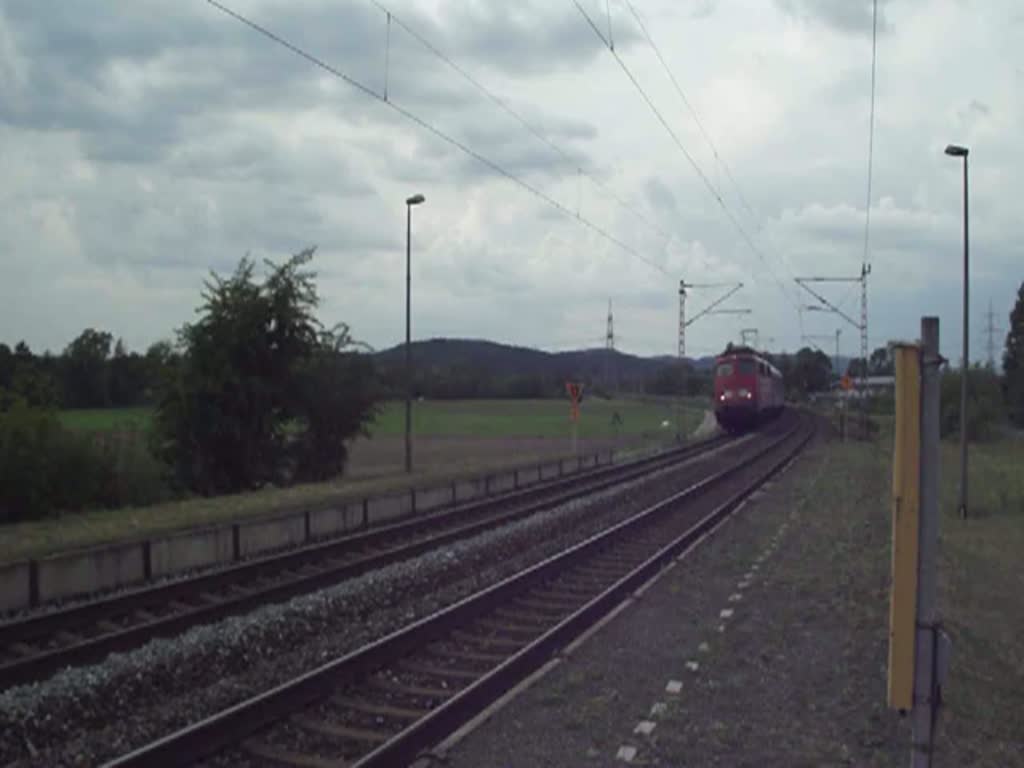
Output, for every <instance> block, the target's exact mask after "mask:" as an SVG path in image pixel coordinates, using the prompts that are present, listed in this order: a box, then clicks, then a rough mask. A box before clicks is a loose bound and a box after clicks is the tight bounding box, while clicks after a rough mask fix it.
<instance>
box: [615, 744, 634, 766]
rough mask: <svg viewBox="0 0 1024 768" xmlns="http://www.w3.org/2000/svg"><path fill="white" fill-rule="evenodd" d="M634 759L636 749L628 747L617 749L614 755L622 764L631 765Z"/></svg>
mask: <svg viewBox="0 0 1024 768" xmlns="http://www.w3.org/2000/svg"><path fill="white" fill-rule="evenodd" d="M634 757H636V747H630V746H628V745H624V746H621V747H619V751H618V752H616V753H615V759H616V760H622V761H623V762H624V763H632V762H633V758H634Z"/></svg>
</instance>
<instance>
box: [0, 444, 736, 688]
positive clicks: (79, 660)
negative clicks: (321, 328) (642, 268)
mask: <svg viewBox="0 0 1024 768" xmlns="http://www.w3.org/2000/svg"><path fill="white" fill-rule="evenodd" d="M736 442H737V441H734V440H731V439H730V438H726V437H715V438H712V439H709V440H705V441H701V442H699V443H695V444H692V445H689V446H686V447H683V448H680V449H677V450H673V451H669V452H665V453H661V454H657V455H654V456H651V457H647V458H644V459H640V460H636V461H633V462H629V463H626V464H621V465H617V466H610V467H602V468H598V469H595V470H591V471H588V472H584V473H580V474H576V475H573V476H571V477H568V478H563V479H559V480H556V481H552V482H549V483H544V484H542V485H532V486H530V487H529V488H526V489H522V490H519V491H513V492H511V493H508V494H504V495H502V496H497V497H492V498H489V499H486V500H482V501H479V502H474V503H471V504H466V505H461V506H458V507H455V508H453V509H450V510H447V511H445V512H435V513H431V514H427V515H422V516H419V517H415V518H411V519H406V520H403V521H400V522H398V523H394V524H391V525H386V526H381V527H379V528H374V529H370V530H366V531H363V532H360V533H358V534H355V535H350V536H345V537H341V538H337V539H331V540H328V541H325V542H322V543H319V544H316V545H313V546H307V547H302V548H299V549H295V550H289V551H285V552H281V553H277V554H274V555H269V556H265V557H260V558H255V559H253V560H249V561H246V562H244V563H240V564H238V565H235V566H231V567H228V568H224V569H220V570H216V571H212V572H207V573H203V574H199V575H196V576H193V577H191V578H186V579H182V580H178V581H173V582H168V583H164V584H157V585H152V586H147V587H143V588H140V589H135V590H131V591H128V592H124V593H120V594H116V595H111V596H107V597H102V598H99V599H96V600H93V601H89V602H86V603H82V604H79V605H75V606H71V607H67V608H62V609H57V610H53V611H49V612H46V613H40V614H35V615H29V616H26V617H23V618H21V619H18V620H14V621H10V622H5V623H2V624H0V690H2V689H5V688H8V687H10V686H12V685H18V684H23V683H28V682H33V681H36V680H41V679H44V678H46V677H47V676H49V675H51V674H53V673H54V672H55V671H57V670H59V669H62V668H65V667H68V666H75V665H80V664H84V663H89V662H93V661H97V660H100V659H102V658H104V657H105V656H107V655H108V654H110V653H112V652H115V651H125V650H129V649H131V648H135V647H138V646H140V645H142V644H144V643H145V642H147V641H148V640H150V639H152V638H155V637H168V636H173V635H176V634H180V633H181V632H183V631H185V630H186V629H188V628H190V627H192V626H196V625H199V624H206V623H211V622H214V621H217V620H220V619H222V618H224V617H226V616H230V615H237V614H240V613H244V612H246V611H250V610H252V609H254V608H256V607H258V606H260V605H265V604H269V603H273V602H279V601H282V600H285V599H288V598H290V597H294V596H295V595H299V594H304V593H308V592H311V591H314V590H316V589H319V588H322V587H325V586H328V585H331V584H335V583H338V582H340V581H343V580H345V579H349V578H353V577H356V576H359V575H360V574H363V573H366V572H368V571H371V570H375V569H378V568H381V567H383V566H385V565H388V564H390V563H395V562H399V561H402V560H406V559H409V558H412V557H415V556H417V555H419V554H422V553H424V552H427V551H430V550H433V549H437V548H439V547H442V546H445V545H447V544H450V543H452V542H455V541H458V540H460V539H465V538H468V537H471V536H474V535H476V534H478V533H481V532H483V531H486V530H488V529H492V528H496V527H498V526H501V525H505V524H507V523H509V522H512V521H514V520H518V519H522V518H525V517H528V516H529V515H532V514H535V513H537V512H540V511H543V510H546V509H550V508H553V507H556V506H558V505H560V504H564V503H565V502H567V501H571V500H573V499H577V498H580V497H583V496H586V495H589V494H593V493H596V492H598V491H601V490H605V489H608V488H611V487H614V486H616V485H619V484H621V483H624V482H628V481H630V480H634V479H637V478H640V477H643V476H645V475H648V474H651V473H653V472H657V471H660V470H662V469H664V468H666V467H670V466H673V465H676V464H679V463H680V462H684V461H686V460H688V459H694V458H697V457H700V456H702V455H705V454H707V453H709V452H711V451H713V450H714V449H716V448H721V447H723V446H726V445H730V444H735V443H736Z"/></svg>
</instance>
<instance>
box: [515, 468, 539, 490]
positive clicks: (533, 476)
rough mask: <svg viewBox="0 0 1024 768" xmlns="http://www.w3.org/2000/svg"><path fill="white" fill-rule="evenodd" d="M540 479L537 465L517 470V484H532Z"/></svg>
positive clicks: (521, 485) (522, 485)
mask: <svg viewBox="0 0 1024 768" xmlns="http://www.w3.org/2000/svg"><path fill="white" fill-rule="evenodd" d="M539 480H540V469H539V468H538V467H526V468H525V469H520V470H519V486H520V487H524V486H527V485H534V484H536V483H537V482H538V481H539Z"/></svg>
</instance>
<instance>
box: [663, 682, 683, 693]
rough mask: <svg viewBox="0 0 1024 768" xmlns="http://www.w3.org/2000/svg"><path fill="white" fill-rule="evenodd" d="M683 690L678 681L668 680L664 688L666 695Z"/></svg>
mask: <svg viewBox="0 0 1024 768" xmlns="http://www.w3.org/2000/svg"><path fill="white" fill-rule="evenodd" d="M681 690H683V684H682V683H681V682H680V681H679V680H669V681H668V685H666V686H665V692H666V693H679V692H680V691H681Z"/></svg>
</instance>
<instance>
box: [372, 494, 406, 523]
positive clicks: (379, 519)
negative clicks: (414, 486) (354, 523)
mask: <svg viewBox="0 0 1024 768" xmlns="http://www.w3.org/2000/svg"><path fill="white" fill-rule="evenodd" d="M366 509H367V512H366V519H367V521H368V522H369V524H370V525H380V524H381V523H388V522H392V521H394V520H397V519H398V518H400V517H405V516H406V515H409V514H412V495H411V494H409V493H402V494H396V495H394V496H378V497H376V498H373V499H368V500H367V507H366Z"/></svg>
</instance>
